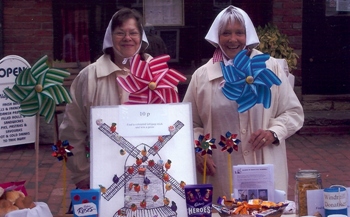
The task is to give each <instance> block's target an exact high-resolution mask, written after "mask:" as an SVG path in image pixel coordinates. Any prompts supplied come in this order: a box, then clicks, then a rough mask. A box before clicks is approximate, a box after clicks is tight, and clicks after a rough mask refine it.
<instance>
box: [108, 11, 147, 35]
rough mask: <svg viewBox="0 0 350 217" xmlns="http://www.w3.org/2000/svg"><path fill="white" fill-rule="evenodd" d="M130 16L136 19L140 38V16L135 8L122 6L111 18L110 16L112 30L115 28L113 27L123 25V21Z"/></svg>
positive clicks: (141, 21)
mask: <svg viewBox="0 0 350 217" xmlns="http://www.w3.org/2000/svg"><path fill="white" fill-rule="evenodd" d="M130 18H134V19H135V20H136V24H137V28H138V30H139V32H140V34H141V38H142V32H143V31H142V29H143V28H142V23H143V20H142V16H141V14H140V13H139V12H138V11H137V10H135V9H130V8H122V9H120V10H119V11H118V13H116V14H115V15H114V16H113V18H112V26H111V27H112V29H111V30H112V32H113V31H114V30H115V28H117V27H120V26H122V25H123V23H124V22H125V21H126V20H128V19H130Z"/></svg>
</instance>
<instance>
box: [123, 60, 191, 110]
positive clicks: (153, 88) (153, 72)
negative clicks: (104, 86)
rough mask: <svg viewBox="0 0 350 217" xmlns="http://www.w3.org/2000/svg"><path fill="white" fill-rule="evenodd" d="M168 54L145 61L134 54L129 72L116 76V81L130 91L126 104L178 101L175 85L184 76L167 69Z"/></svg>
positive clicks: (182, 79)
mask: <svg viewBox="0 0 350 217" xmlns="http://www.w3.org/2000/svg"><path fill="white" fill-rule="evenodd" d="M169 60H170V56H169V55H161V56H158V57H155V58H153V59H152V60H151V61H149V62H146V61H143V60H141V57H140V55H136V56H135V57H134V58H133V60H132V63H131V69H130V71H131V74H130V75H129V76H127V77H126V78H122V77H118V78H117V81H118V83H119V84H120V85H121V86H122V87H123V89H124V90H125V91H127V92H129V93H130V95H129V101H128V102H127V103H126V104H158V103H176V102H179V96H178V93H177V91H176V86H177V85H178V83H179V82H180V81H186V77H185V76H184V75H182V74H181V73H180V72H178V71H176V70H174V69H169V68H168V64H167V61H169Z"/></svg>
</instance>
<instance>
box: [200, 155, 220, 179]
mask: <svg viewBox="0 0 350 217" xmlns="http://www.w3.org/2000/svg"><path fill="white" fill-rule="evenodd" d="M205 157H206V158H207V162H206V165H207V166H206V167H207V169H206V175H208V176H214V175H215V173H216V165H215V163H214V161H213V158H212V157H211V156H208V155H207V156H205V155H201V153H196V167H197V170H198V172H200V173H201V174H204V158H205Z"/></svg>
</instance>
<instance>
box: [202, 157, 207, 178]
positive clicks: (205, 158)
mask: <svg viewBox="0 0 350 217" xmlns="http://www.w3.org/2000/svg"><path fill="white" fill-rule="evenodd" d="M206 177H207V155H204V168H203V184H205V182H206V180H205V179H206Z"/></svg>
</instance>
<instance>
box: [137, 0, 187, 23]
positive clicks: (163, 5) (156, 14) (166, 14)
mask: <svg viewBox="0 0 350 217" xmlns="http://www.w3.org/2000/svg"><path fill="white" fill-rule="evenodd" d="M143 4H144V5H143V10H144V11H143V16H144V20H145V25H146V26H149V25H151V26H183V25H184V24H185V23H184V3H183V0H144V1H143Z"/></svg>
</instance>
